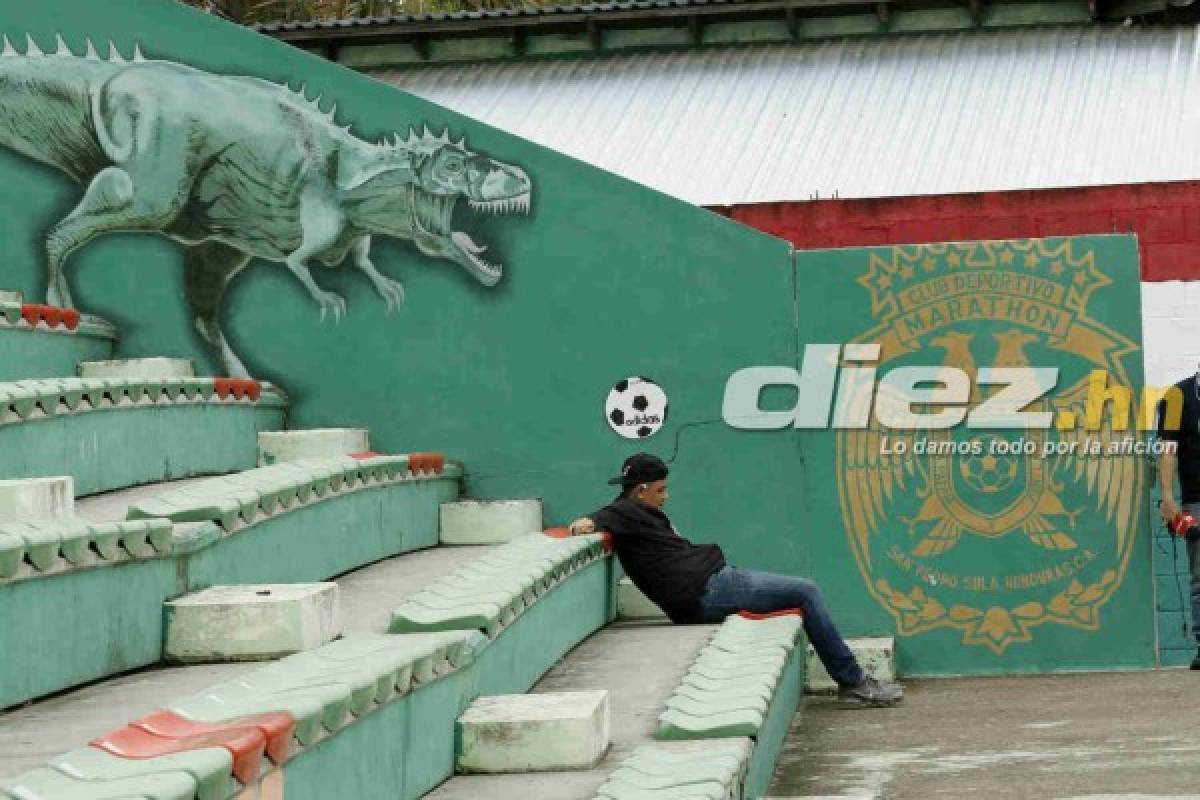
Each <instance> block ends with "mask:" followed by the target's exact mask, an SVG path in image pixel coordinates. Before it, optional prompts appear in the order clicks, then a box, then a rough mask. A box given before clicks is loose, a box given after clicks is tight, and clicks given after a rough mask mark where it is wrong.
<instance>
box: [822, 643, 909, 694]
mask: <svg viewBox="0 0 1200 800" xmlns="http://www.w3.org/2000/svg"><path fill="white" fill-rule="evenodd" d="M846 644H848V645H850V650H851V652H853V653H854V656H855V658H857V659H858V663H859V665H860V666H862V668H863V669H864V670H866V671H867V673H868V674H870V675H874V676H875V677H876V678H878V679H879V680H881V681H894V680H895V679H896V643H895V640H894V639H893V638H892V637H891V636H878V637H872V638H863V639H848V640H847V641H846ZM805 675H806V676H807V678H808V680H807V682H806V685H805V687H804V688H805V690H806V691H808V692H811V693H813V694H820V693H824V692H834V691H837V684H836V683H834V682H833V678H830V677H829V673H828V672H826V671H825V666H824V665H823V664H822V663H821V659H819V658H817V652H816V651H815V650H813V646H812V645H811V644H810V645H809V646H808V670H807V671H806V672H805Z"/></svg>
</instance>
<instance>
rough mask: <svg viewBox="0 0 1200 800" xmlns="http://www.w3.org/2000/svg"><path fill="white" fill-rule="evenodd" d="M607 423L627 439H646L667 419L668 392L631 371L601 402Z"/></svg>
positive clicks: (656, 431)
mask: <svg viewBox="0 0 1200 800" xmlns="http://www.w3.org/2000/svg"><path fill="white" fill-rule="evenodd" d="M604 416H605V419H607V420H608V425H609V427H610V428H612V429H613V430H614V431H616V432H617V433H618V434H620V435H621V436H624V437H625V438H626V439H645V438H646V437H647V436H653V435H654V434H656V433H658V431H659V429H661V428H662V426H663V425H664V424H666V421H667V393H666V392H664V391H663V390H662V387H661V386H659V385H658V384H657V383H655V382H654V381H652V380H650V379H648V378H643V377H641V376H640V375H633V376H631V377H629V378H626V379H625V380H623V381H617V383H616V385H615V386H613V388H612V391H610V392H609V393H608V399H607V400H605V402H604Z"/></svg>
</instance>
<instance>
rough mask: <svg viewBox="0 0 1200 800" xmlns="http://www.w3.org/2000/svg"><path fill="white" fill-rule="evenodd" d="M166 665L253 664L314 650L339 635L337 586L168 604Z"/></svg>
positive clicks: (278, 587)
mask: <svg viewBox="0 0 1200 800" xmlns="http://www.w3.org/2000/svg"><path fill="white" fill-rule="evenodd" d="M166 625H167V639H166V645H165V654H166V659H167V660H168V661H176V662H186V663H199V662H212V661H257V660H264V659H274V658H279V657H281V656H284V655H287V654H289V653H298V652H301V651H304V650H312V649H313V648H316V647H320V646H321V645H322V644H325V643H326V642H329V641H331V640H333V639H334V638H336V637H337V636H338V635H339V634H340V633H341V631H342V616H341V603H340V600H339V594H338V586H337V584H336V583H290V584H289V583H285V584H267V585H259V586H214V587H212V588H210V589H205V590H203V591H200V592H196V593H194V594H189V595H186V596H184V597H180V598H178V599H176V600H170V601H168V602H167V603H166Z"/></svg>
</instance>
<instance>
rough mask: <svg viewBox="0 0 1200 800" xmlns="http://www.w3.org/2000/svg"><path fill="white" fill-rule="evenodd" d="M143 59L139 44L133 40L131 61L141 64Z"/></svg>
mask: <svg viewBox="0 0 1200 800" xmlns="http://www.w3.org/2000/svg"><path fill="white" fill-rule="evenodd" d="M145 60H146V57H145V56H144V55H142V48H141V45H139V44H137V43H136V42H135V43H134V45H133V63H135V64H141V63H142V62H144V61H145Z"/></svg>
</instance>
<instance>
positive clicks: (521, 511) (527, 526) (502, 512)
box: [442, 498, 544, 544]
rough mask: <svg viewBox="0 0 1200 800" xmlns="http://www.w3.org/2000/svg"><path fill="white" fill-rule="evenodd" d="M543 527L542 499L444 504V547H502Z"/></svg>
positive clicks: (469, 501)
mask: <svg viewBox="0 0 1200 800" xmlns="http://www.w3.org/2000/svg"><path fill="white" fill-rule="evenodd" d="M543 527H544V526H543V524H542V501H541V500H540V499H538V498H531V499H526V500H456V501H454V502H453V503H443V504H442V544H502V543H504V542H509V541H512V540H513V539H516V538H517V537H520V536H524V535H525V534H528V533H531V532H533V531H541V530H542V528H543Z"/></svg>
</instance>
